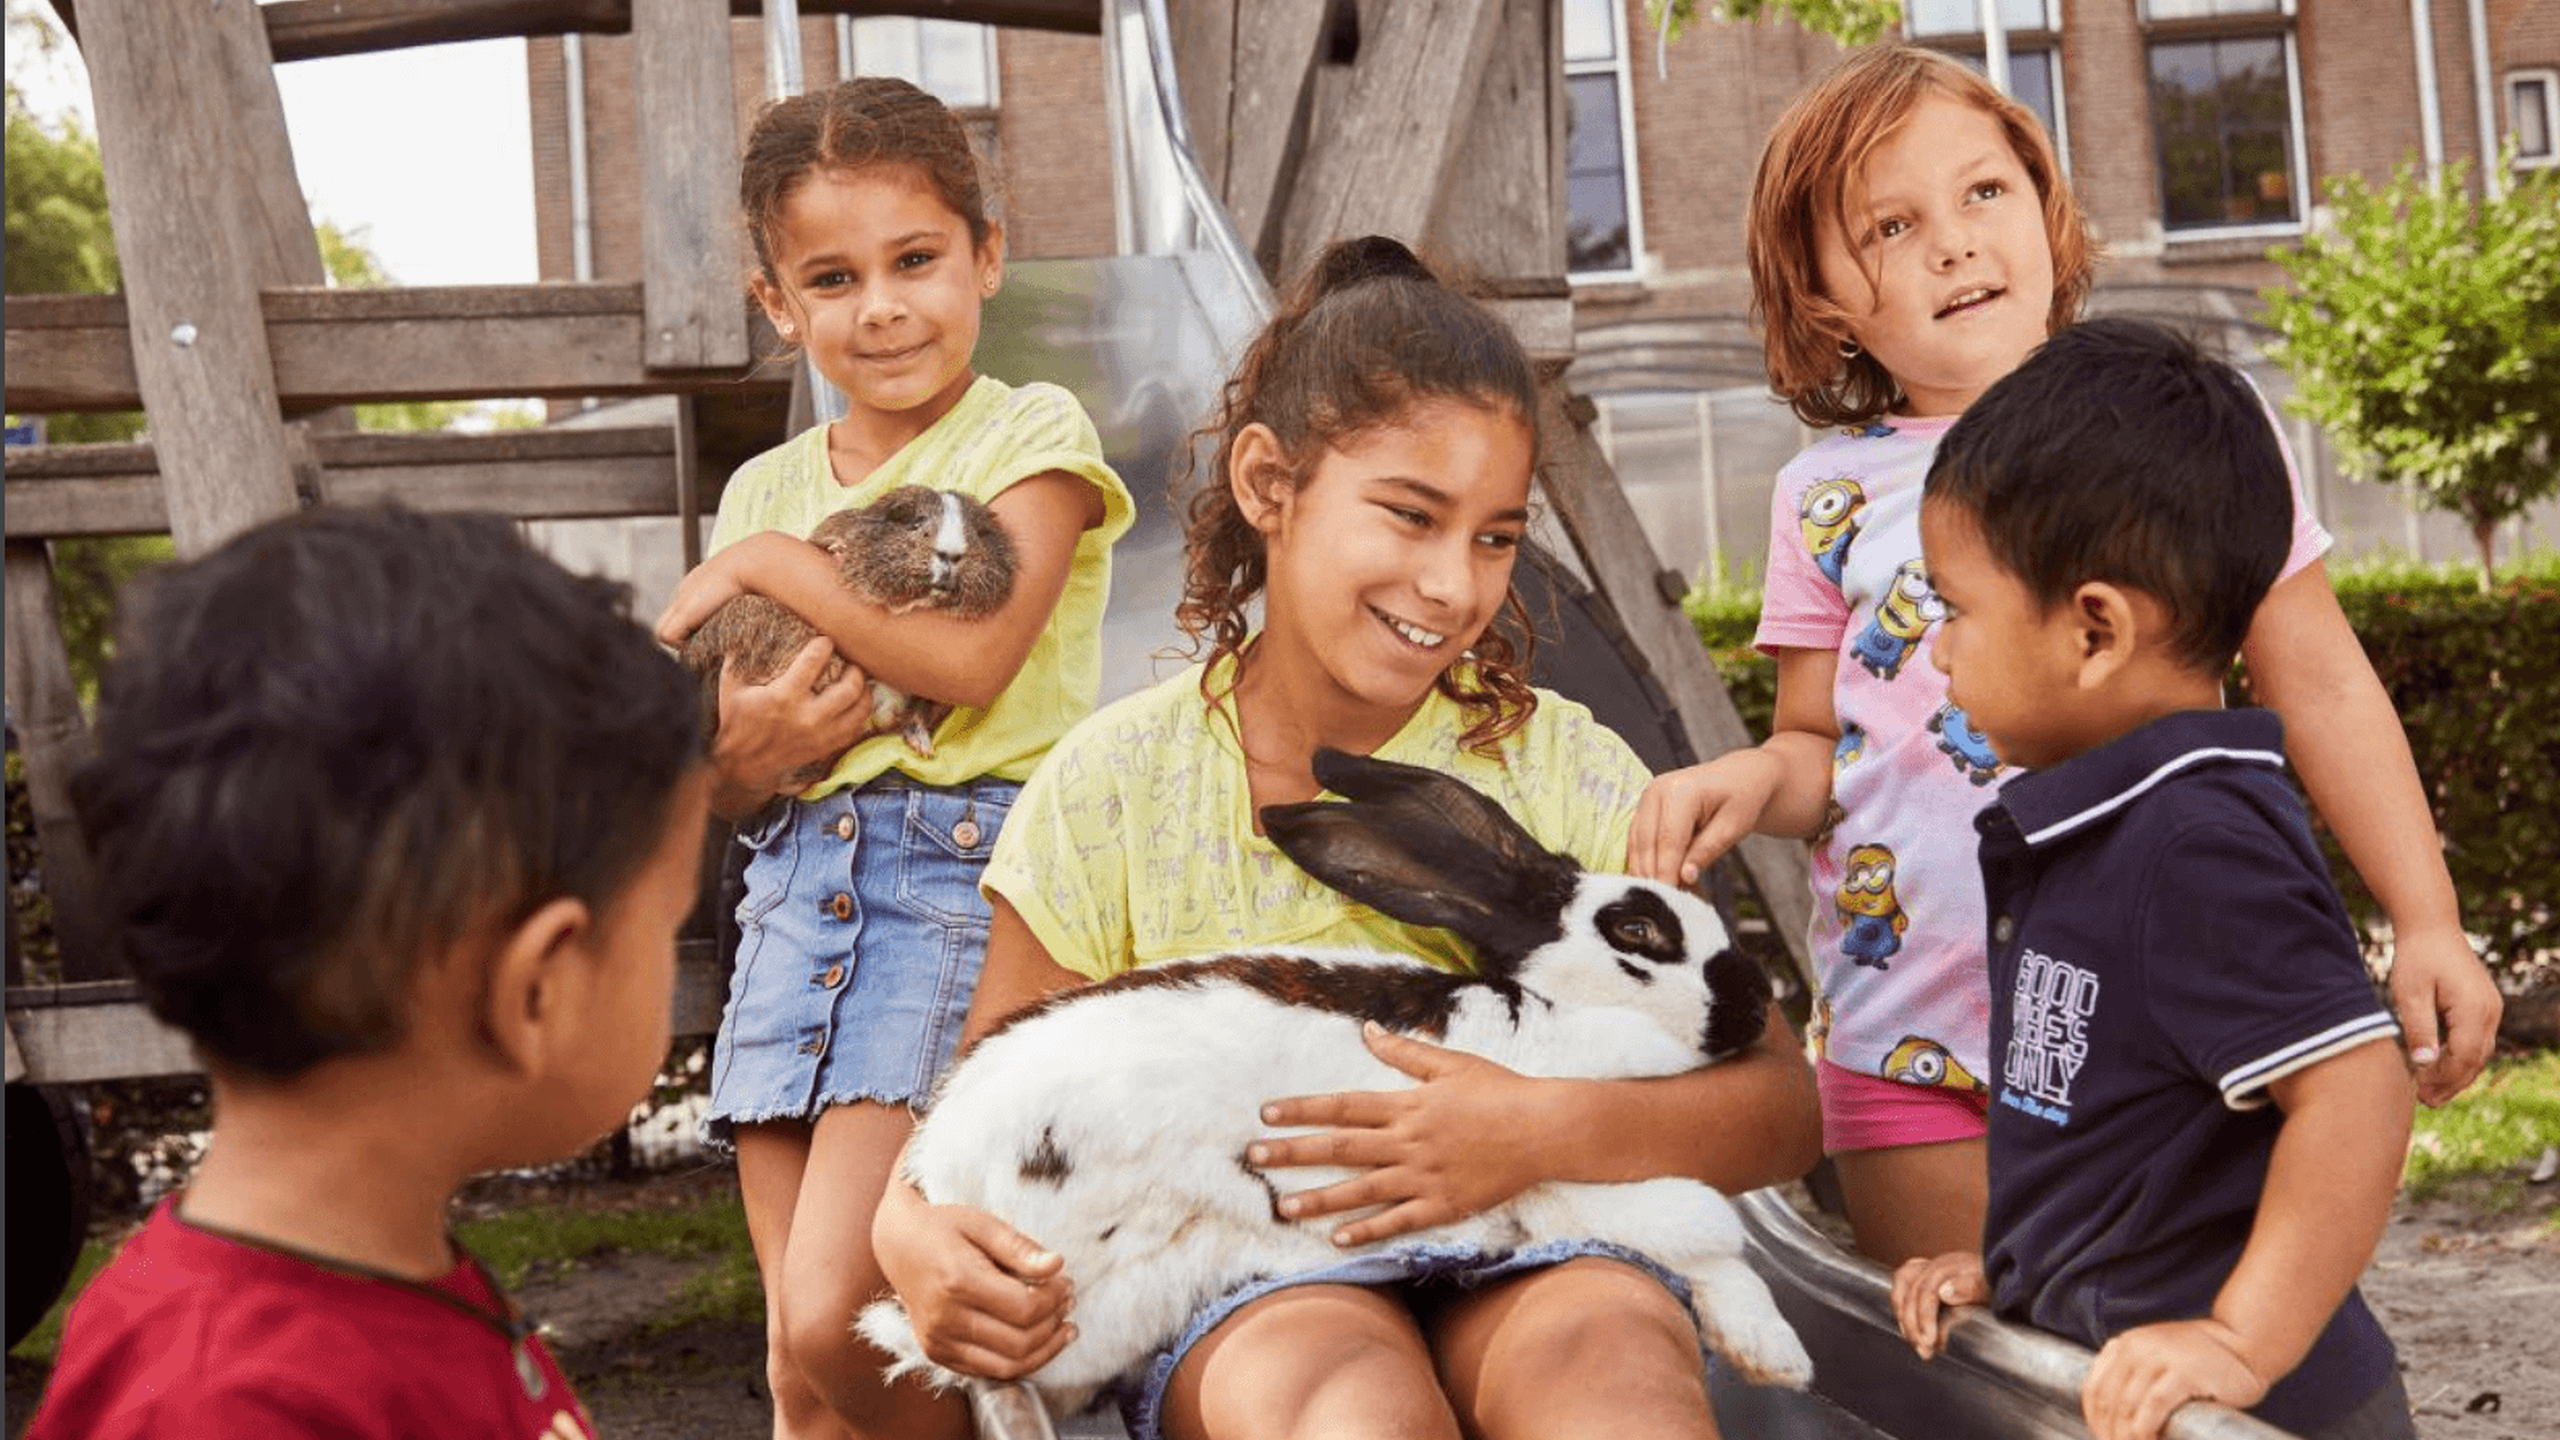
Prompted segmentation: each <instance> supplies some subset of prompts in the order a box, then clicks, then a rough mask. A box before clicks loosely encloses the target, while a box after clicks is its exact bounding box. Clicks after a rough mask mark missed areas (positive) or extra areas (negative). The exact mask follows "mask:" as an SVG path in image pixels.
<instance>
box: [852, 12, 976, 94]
mask: <svg viewBox="0 0 2560 1440" xmlns="http://www.w3.org/2000/svg"><path fill="white" fill-rule="evenodd" d="M928 24H932V25H967V26H969V28H971V29H973V30H975V31H977V32H978V35H977V38H978V46H979V50H978V53H979V56H980V63H981V64H982V65H983V66H984V71H985V75H986V86H987V94H986V99H985V100H984V101H978V100H967V101H961V100H953V99H952V98H951V97H949V96H947V95H941V94H936V95H935V97H934V98H936V99H938V100H941V101H942V102H943V103H944V104H946V105H949V106H950V107H951V108H952V109H953V110H955V111H960V112H962V113H971V114H973V113H977V112H979V111H990V110H994V109H997V108H998V107H1000V106H1001V105H1002V104H1003V103H1004V94H1003V91H1002V89H1001V88H1000V85H1001V76H1000V71H1001V67H1000V66H998V65H997V64H996V31H995V27H994V26H992V25H979V24H976V23H974V22H971V21H965V20H928V19H925V18H922V17H919V16H914V15H865V16H862V17H860V18H858V19H857V18H855V17H854V16H852V15H838V16H837V17H836V57H837V58H836V65H837V69H838V70H839V71H840V72H841V73H840V78H842V79H846V80H850V79H852V78H853V77H854V76H856V75H864V74H870V75H896V76H899V77H900V78H902V79H906V80H912V81H914V82H915V83H916V84H917V85H919V86H923V85H924V73H923V72H924V58H923V57H924V27H925V26H926V25H928ZM866 67H867V68H866ZM926 88H928V89H930V88H931V87H929V86H928V87H926Z"/></svg>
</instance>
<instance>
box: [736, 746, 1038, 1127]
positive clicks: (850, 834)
mask: <svg viewBox="0 0 2560 1440" xmlns="http://www.w3.org/2000/svg"><path fill="white" fill-rule="evenodd" d="M1021 789H1022V787H1021V786H1019V785H1017V784H1015V783H1013V782H1011V781H1005V780H988V779H981V780H975V781H971V782H969V783H968V784H965V785H955V786H949V787H944V786H935V785H924V784H920V783H918V782H917V781H914V780H911V779H909V778H907V777H906V776H904V775H901V774H898V773H896V772H891V773H890V774H887V775H884V776H881V777H880V778H878V779H876V780H872V781H870V782H868V783H866V784H864V785H861V786H858V787H856V788H854V789H851V790H840V791H837V792H836V793H835V794H832V795H829V796H827V797H825V798H824V799H820V800H808V801H803V800H789V801H785V802H783V803H782V804H780V805H777V806H775V807H774V808H773V809H772V810H771V811H769V812H767V813H765V814H763V815H760V816H758V817H757V818H756V819H754V820H752V821H750V822H748V824H747V825H745V826H743V827H741V828H740V830H739V831H738V840H739V843H740V844H743V845H745V846H746V847H747V849H748V850H749V851H751V852H752V853H751V855H750V856H749V858H748V861H747V873H746V896H745V898H744V899H743V900H741V901H740V902H739V904H738V956H737V963H736V966H735V968H734V969H733V970H732V971H731V972H730V976H729V1000H728V1004H727V1006H726V1007H725V1008H724V1009H723V1010H722V1012H721V1015H720V1033H719V1036H718V1038H717V1039H716V1040H715V1041H714V1042H713V1045H712V1055H711V1104H710V1108H709V1110H708V1112H707V1114H706V1115H705V1117H704V1120H703V1138H704V1140H705V1142H706V1143H708V1144H710V1145H711V1146H712V1147H713V1148H714V1149H717V1150H720V1151H722V1152H724V1153H725V1152H730V1151H733V1150H734V1148H735V1144H734V1139H733V1135H732V1130H733V1127H735V1126H737V1125H741V1124H753V1123H755V1122H758V1121H766V1120H815V1119H816V1118H817V1117H818V1115H819V1114H820V1112H822V1111H824V1110H825V1109H826V1108H827V1107H829V1106H831V1105H842V1104H846V1103H848V1102H851V1101H857V1100H871V1101H877V1102H879V1103H881V1104H886V1105H906V1106H908V1107H910V1108H921V1107H922V1106H923V1105H924V1103H925V1102H926V1100H927V1099H928V1098H930V1096H931V1094H932V1091H933V1084H934V1080H935V1078H936V1077H938V1076H939V1075H940V1074H941V1073H942V1069H943V1067H944V1066H946V1065H948V1064H950V1063H951V1053H952V1050H953V1048H954V1047H955V1046H957V1045H958V1044H959V1040H960V1029H961V1025H962V1023H963V1022H964V1021H966V1020H967V1018H968V1014H969V997H970V996H971V995H973V994H975V993H976V991H977V988H978V970H979V967H980V966H981V965H982V964H983V963H984V962H985V960H986V953H987V914H988V910H987V901H986V897H985V896H983V895H981V894H979V893H978V876H979V874H980V873H981V872H983V871H984V870H985V869H986V867H987V856H988V855H989V853H991V852H992V851H993V850H994V849H995V843H996V832H997V831H998V830H999V829H1000V828H1002V826H1003V824H1004V818H1005V815H1006V813H1007V812H1008V811H1009V810H1011V809H1012V808H1013V800H1014V797H1015V796H1016V795H1017V794H1019V793H1020V792H1021Z"/></svg>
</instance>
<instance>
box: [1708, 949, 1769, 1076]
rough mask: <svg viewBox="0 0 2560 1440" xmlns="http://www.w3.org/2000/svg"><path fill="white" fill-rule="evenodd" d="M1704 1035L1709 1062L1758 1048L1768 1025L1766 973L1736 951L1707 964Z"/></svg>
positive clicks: (1730, 951) (1767, 983)
mask: <svg viewBox="0 0 2560 1440" xmlns="http://www.w3.org/2000/svg"><path fill="white" fill-rule="evenodd" d="M1707 994H1708V995H1709V996H1710V997H1712V998H1713V1000H1714V1003H1713V1004H1712V1005H1709V1006H1708V1007H1707V1033H1706V1035H1705V1037H1704V1040H1703V1044H1702V1053H1704V1054H1705V1055H1706V1057H1707V1058H1708V1059H1710V1060H1720V1059H1722V1058H1724V1057H1725V1056H1727V1055H1739V1054H1741V1053H1742V1052H1743V1051H1745V1050H1748V1049H1750V1048H1751V1047H1752V1046H1753V1045H1755V1044H1757V1043H1758V1042H1759V1039H1760V1032H1761V1030H1763V1029H1764V1028H1766V1027H1767V1025H1768V1023H1769V1000H1770V991H1769V972H1768V971H1766V970H1763V969H1761V968H1760V962H1758V961H1756V960H1754V959H1752V958H1751V957H1750V956H1748V955H1745V954H1743V953H1742V952H1741V951H1739V950H1730V949H1728V950H1720V951H1718V952H1717V953H1716V954H1715V956H1714V957H1713V958H1711V959H1709V960H1708V961H1707Z"/></svg>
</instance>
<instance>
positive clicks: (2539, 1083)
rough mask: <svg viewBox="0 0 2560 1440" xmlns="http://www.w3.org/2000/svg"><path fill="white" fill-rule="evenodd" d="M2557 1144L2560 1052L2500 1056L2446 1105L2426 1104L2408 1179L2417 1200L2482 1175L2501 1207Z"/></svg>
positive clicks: (2404, 1176) (2413, 1138)
mask: <svg viewBox="0 0 2560 1440" xmlns="http://www.w3.org/2000/svg"><path fill="white" fill-rule="evenodd" d="M2554 1144H2560V1051H2545V1052H2543V1053H2541V1054H2538V1055H2528V1056H2524V1057H2522V1058H2520V1059H2513V1060H2493V1061H2491V1062H2490V1063H2489V1068H2488V1069H2487V1070H2486V1071H2485V1072H2483V1073H2482V1074H2481V1076H2480V1078H2479V1079H2478V1080H2476V1081H2474V1082H2473V1083H2472V1086H2471V1088H2470V1089H2468V1090H2465V1091H2463V1092H2462V1093H2461V1094H2460V1095H2457V1096H2455V1097H2454V1098H2453V1099H2452V1100H2451V1101H2449V1102H2447V1103H2446V1104H2445V1105H2444V1106H2443V1107H2442V1108H2440V1109H2434V1110H2430V1109H2427V1108H2426V1107H2424V1106H2420V1107H2419V1109H2418V1118H2417V1123H2416V1125H2415V1127H2414V1128H2413V1129H2412V1131H2411V1133H2410V1137H2409V1160H2408V1164H2407V1165H2406V1166H2405V1167H2404V1168H2403V1169H2402V1170H2401V1172H2400V1178H2401V1183H2402V1184H2403V1185H2404V1186H2405V1187H2406V1188H2407V1190H2408V1192H2409V1195H2410V1197H2411V1198H2413V1199H2419V1200H2424V1199H2429V1198H2431V1197H2433V1196H2435V1195H2437V1194H2440V1193H2442V1192H2443V1191H2444V1190H2445V1188H2446V1187H2447V1186H2449V1185H2452V1184H2453V1183H2455V1182H2457V1181H2466V1180H2478V1181H2481V1182H2484V1183H2485V1184H2487V1185H2488V1187H2489V1188H2490V1190H2491V1192H2492V1193H2491V1195H2490V1197H2489V1198H2490V1200H2491V1202H2492V1203H2493V1204H2494V1203H2495V1202H2496V1200H2497V1199H2498V1198H2499V1197H2500V1195H2502V1194H2503V1195H2505V1196H2507V1197H2508V1199H2509V1202H2510V1203H2512V1202H2513V1200H2514V1199H2517V1198H2521V1193H2522V1191H2521V1187H2520V1186H2519V1185H2517V1184H2515V1183H2514V1182H2515V1180H2516V1176H2515V1175H2514V1174H2513V1172H2515V1171H2516V1170H2518V1169H2520V1168H2528V1167H2530V1166H2531V1165H2532V1164H2533V1162H2534V1161H2535V1160H2536V1159H2538V1158H2539V1157H2540V1156H2541V1154H2542V1152H2543V1149H2544V1147H2546V1146H2550V1145H2554ZM2554 1223H2555V1224H2560V1216H2555V1222H2554Z"/></svg>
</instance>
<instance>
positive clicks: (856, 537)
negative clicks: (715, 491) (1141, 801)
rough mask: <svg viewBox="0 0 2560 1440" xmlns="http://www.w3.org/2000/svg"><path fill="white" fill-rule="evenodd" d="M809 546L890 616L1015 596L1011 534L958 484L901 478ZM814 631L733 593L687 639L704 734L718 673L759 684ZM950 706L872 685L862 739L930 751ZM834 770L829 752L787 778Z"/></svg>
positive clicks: (996, 602)
mask: <svg viewBox="0 0 2560 1440" xmlns="http://www.w3.org/2000/svg"><path fill="white" fill-rule="evenodd" d="M809 543H810V544H812V545H815V546H817V547H818V548H819V549H821V550H824V551H826V552H827V554H828V555H830V556H832V557H834V559H835V562H836V575H837V578H839V579H841V580H842V581H843V582H844V585H845V588H846V589H848V590H851V591H852V592H853V593H855V594H857V595H860V596H863V597H864V598H866V599H868V600H870V601H872V602H873V603H874V604H877V605H879V606H881V607H882V608H884V609H886V610H888V611H889V612H891V613H892V614H904V613H905V612H907V611H909V610H915V609H920V608H931V609H935V610H941V611H946V612H948V613H950V614H952V615H955V616H958V617H959V618H961V619H964V620H975V619H978V618H980V617H982V616H985V615H989V614H992V613H993V612H994V611H995V610H997V609H998V608H999V607H1001V606H1002V605H1003V604H1004V602H1005V600H1006V599H1007V597H1009V596H1011V595H1012V594H1013V575H1014V568H1015V566H1014V555H1013V540H1012V537H1010V536H1008V535H1006V534H1005V532H1004V527H1003V526H1002V525H1000V524H998V523H996V517H995V512H993V511H991V510H989V509H988V508H987V506H986V503H985V502H984V501H981V500H978V499H976V498H974V497H971V496H967V495H962V494H959V493H958V492H956V491H949V490H936V489H933V488H931V487H929V486H924V485H901V486H899V487H897V488H896V489H894V490H891V491H890V492H888V493H887V494H885V495H883V496H881V497H880V498H879V499H877V500H875V501H873V502H871V503H870V504H868V505H862V506H856V507H855V508H853V509H850V510H839V511H837V512H835V513H834V514H832V515H829V516H828V517H827V518H825V519H824V520H821V521H819V522H818V523H817V525H816V527H815V528H813V529H811V530H810V532H809ZM817 633H818V631H817V628H816V627H815V626H813V625H811V624H810V623H809V622H808V621H806V620H803V619H801V618H800V617H799V616H798V615H797V614H795V613H793V612H792V611H791V610H790V609H789V608H788V607H786V606H784V605H783V604H782V603H781V602H780V601H777V600H772V599H769V598H767V597H765V596H762V595H755V594H747V595H739V596H735V597H732V598H731V599H730V600H729V601H728V602H727V603H726V604H723V605H722V606H721V607H720V608H719V609H717V610H715V611H713V612H711V618H710V619H709V620H706V621H704V622H703V624H702V628H701V629H699V630H696V631H694V632H693V634H692V635H691V636H690V637H689V638H687V639H686V641H685V643H684V663H685V664H686V665H687V666H688V667H690V668H691V669H692V671H693V673H694V674H695V675H696V676H698V677H699V678H700V680H701V685H702V733H703V734H704V735H706V736H708V735H716V734H718V733H719V731H720V674H721V671H722V670H723V669H724V668H726V667H731V666H734V667H736V669H737V671H738V677H739V678H740V679H741V680H744V681H746V682H748V683H750V684H760V683H762V682H764V681H767V680H770V679H772V678H773V677H774V676H775V675H778V674H780V673H781V672H782V669H783V667H784V666H786V665H788V664H790V663H791V657H792V656H794V655H797V654H799V653H800V649H801V647H802V646H804V645H806V644H808V643H809V641H810V640H811V639H812V638H814V637H815V636H816V635H817ZM844 666H845V662H844V658H843V657H842V656H836V657H833V658H830V659H829V660H828V661H827V666H826V669H825V670H824V671H823V672H821V674H820V676H819V680H818V683H819V684H821V685H830V684H833V683H835V680H836V677H838V676H840V675H842V674H843V673H844ZM950 713H951V707H950V706H948V705H945V704H942V703H941V702H939V701H935V700H927V699H925V698H924V697H923V696H921V695H909V694H906V693H904V692H903V691H900V690H898V689H896V688H895V687H893V686H890V685H886V684H883V683H881V682H880V681H877V680H874V681H872V682H871V724H870V726H869V728H868V729H867V730H866V731H865V732H864V735H863V737H862V738H864V739H869V738H870V737H871V736H873V735H883V734H887V733H889V732H891V731H898V732H901V733H902V734H904V735H905V737H906V741H907V744H908V746H909V747H910V748H912V749H913V750H914V751H915V752H916V753H917V754H919V755H925V756H930V755H932V754H933V731H934V727H936V726H938V725H940V724H941V723H942V721H943V718H944V717H945V716H947V715H949V714H950ZM834 768H835V762H834V760H833V759H829V760H827V761H824V762H821V763H819V764H817V765H814V766H807V767H803V768H802V769H801V770H800V771H799V772H797V773H795V774H794V775H793V776H792V777H791V778H792V779H793V781H794V782H796V783H797V784H799V785H802V786H808V785H814V784H816V783H817V782H818V781H819V780H822V779H824V778H825V777H826V774H827V772H828V771H830V770H832V769H834Z"/></svg>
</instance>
